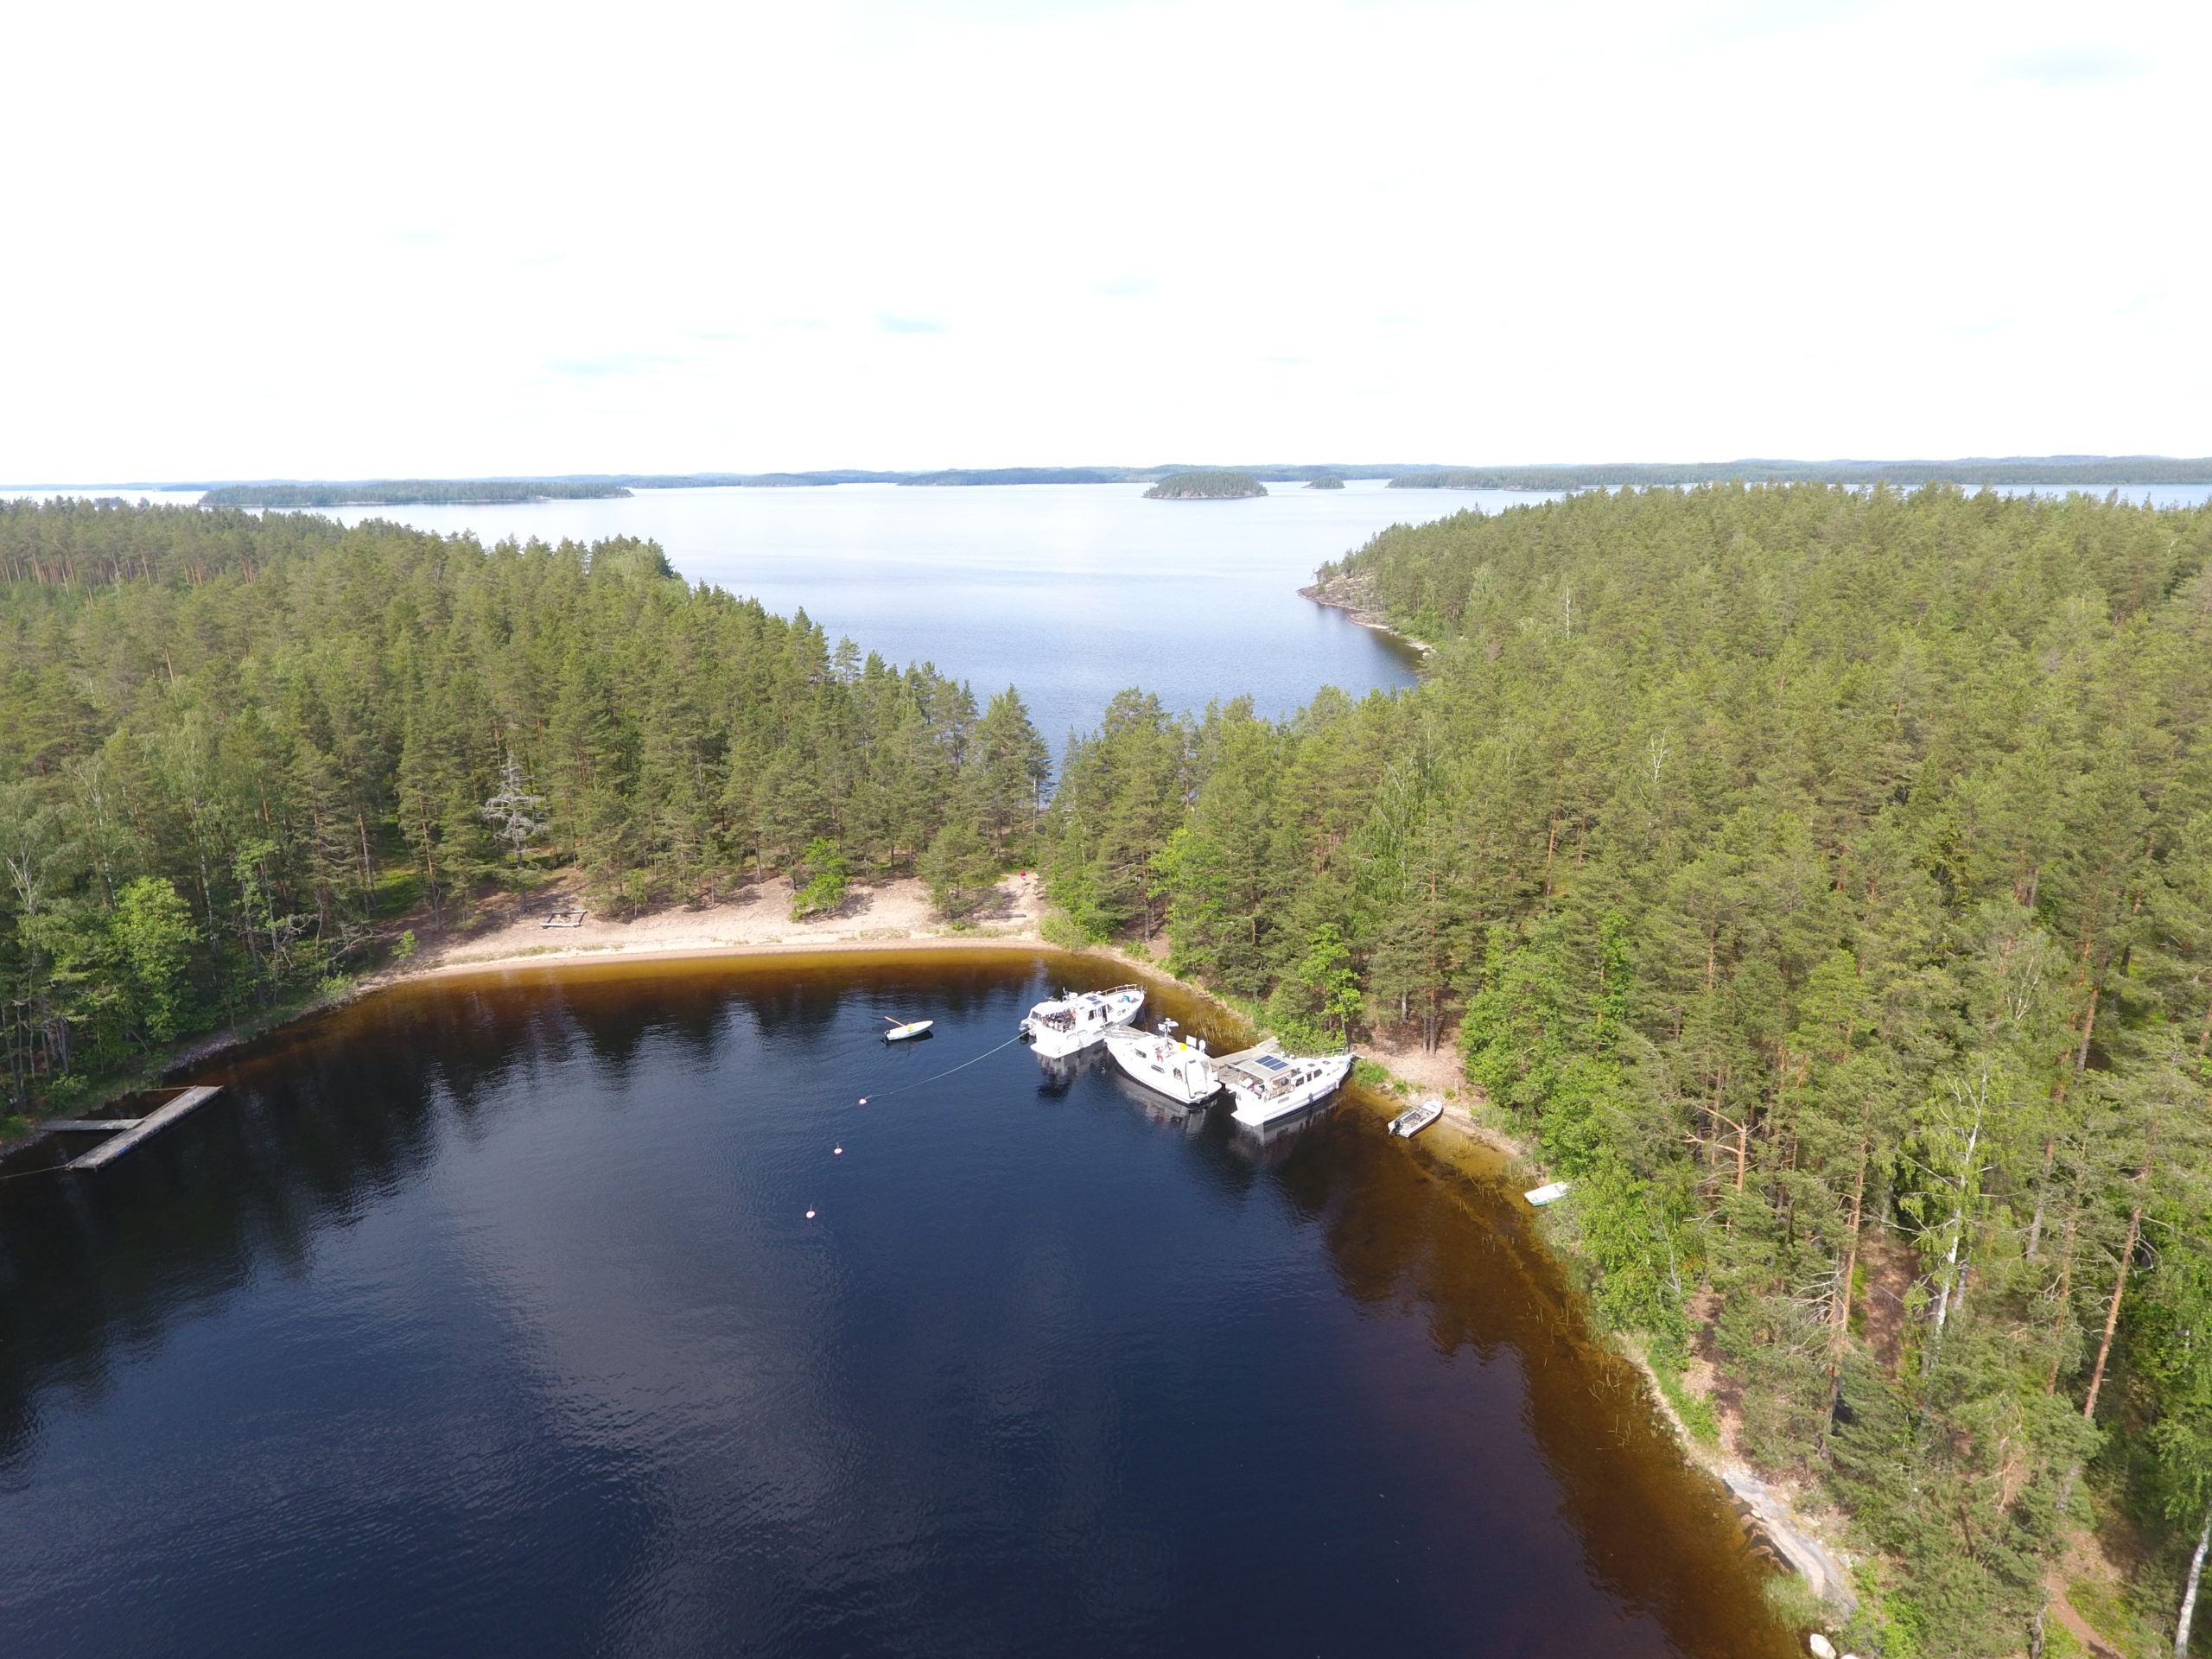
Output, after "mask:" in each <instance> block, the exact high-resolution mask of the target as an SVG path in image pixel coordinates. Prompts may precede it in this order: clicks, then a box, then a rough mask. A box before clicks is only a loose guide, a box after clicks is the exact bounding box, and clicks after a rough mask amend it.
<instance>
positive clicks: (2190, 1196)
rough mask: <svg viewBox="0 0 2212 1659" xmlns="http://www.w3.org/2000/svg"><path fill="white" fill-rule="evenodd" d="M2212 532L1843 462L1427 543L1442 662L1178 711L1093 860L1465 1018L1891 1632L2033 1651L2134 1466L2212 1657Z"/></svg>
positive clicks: (1652, 1329)
mask: <svg viewBox="0 0 2212 1659" xmlns="http://www.w3.org/2000/svg"><path fill="white" fill-rule="evenodd" d="M2209 543H2212V511H2208V510H2204V509H2192V510H2187V511H2178V510H2177V511H2164V512H2160V511H2152V510H2150V509H2146V508H2142V507H2138V506H2133V505H2126V504H2124V503H2120V502H2119V501H2117V500H2111V499H2105V500H2100V499H2087V498H2082V497H2072V498H2069V499H2063V500H2057V499H2004V498H2000V497H1999V496H1997V495H1995V494H1993V493H1981V494H1979V495H1974V496H1971V497H1970V496H1967V495H1966V494H1964V493H1961V492H1959V491H1958V490H1956V489H1954V488H1948V487H1945V486H1934V487H1929V488H1926V489H1923V490H1921V491H1920V492H1918V493H1915V494H1912V495H1910V496H1901V495H1898V494H1897V493H1892V492H1889V491H1886V490H1873V491H1862V492H1851V491H1847V490H1844V489H1842V488H1838V487H1828V486H1817V485H1799V486H1770V487H1751V488H1745V487H1741V486H1710V487H1705V488H1699V489H1694V490H1689V491H1675V490H1654V491H1650V492H1647V493H1635V492H1627V493H1622V494H1618V495H1611V494H1605V493H1593V494H1589V495H1585V496H1580V497H1575V498H1573V499H1567V500H1565V501H1561V502H1556V503H1553V504H1550V505H1542V506H1536V507H1529V508H1518V509H1514V510H1512V511H1510V512H1505V513H1503V514H1501V515H1498V516H1497V517H1489V518H1486V517H1484V516H1482V515H1480V514H1478V513H1463V514H1460V515H1458V516H1456V517H1453V518H1446V519H1445V520H1442V521H1441V522H1440V523H1436V524H1428V525H1425V526H1421V527H1418V528H1403V527H1401V528H1396V529H1393V530H1390V531H1385V532H1384V533H1383V535H1381V536H1379V537H1376V539H1375V540H1374V541H1373V542H1372V543H1370V544H1369V545H1368V546H1367V547H1365V548H1363V549H1362V550H1360V551H1359V552H1357V554H1355V555H1353V556H1351V557H1349V558H1348V559H1347V560H1345V561H1344V563H1342V564H1341V565H1338V566H1332V567H1327V568H1325V569H1324V570H1323V571H1322V572H1321V578H1322V580H1323V582H1325V583H1332V584H1333V585H1334V586H1335V587H1337V588H1338V589H1342V588H1344V587H1345V586H1346V585H1347V584H1349V585H1350V586H1351V588H1355V589H1356V590H1357V591H1358V592H1360V593H1362V594H1364V595H1365V596H1366V597H1367V600H1368V602H1369V603H1370V604H1371V605H1372V606H1373V607H1375V608H1376V609H1378V610H1379V611H1381V612H1383V613H1385V614H1387V615H1388V616H1389V617H1390V618H1391V619H1392V620H1394V621H1395V623H1396V624H1397V625H1398V626H1401V627H1402V628H1404V629H1405V630H1406V631H1408V632H1411V633H1413V634H1415V635H1417V636H1419V637H1421V638H1422V639H1427V640H1431V641H1433V642H1435V643H1436V644H1437V645H1439V646H1440V650H1439V652H1438V654H1437V656H1436V658H1434V659H1433V672H1432V674H1431V677H1430V678H1429V679H1428V681H1427V683H1425V684H1424V685H1422V686H1421V688H1420V689H1419V690H1416V691H1414V692H1413V693H1411V694H1408V695H1406V696H1399V697H1395V698H1394V697H1386V696H1380V695H1377V696H1370V697H1369V698H1368V699H1366V700H1365V701H1364V702H1358V703H1354V702H1350V701H1348V700H1346V699H1344V698H1342V697H1338V696H1328V695H1325V696H1322V697H1320V698H1319V699H1317V700H1316V701H1315V702H1314V703H1313V705H1312V706H1311V707H1309V708H1307V709H1305V710H1304V711H1302V712H1301V713H1300V715H1298V716H1297V717H1295V718H1294V719H1293V720H1290V721H1285V722H1282V723H1280V724H1275V723H1270V722H1268V721H1261V720H1258V719H1255V717H1254V716H1253V714H1252V712H1251V709H1250V708H1249V705H1248V704H1246V703H1243V702H1234V703H1230V704H1228V705H1225V706H1222V707H1217V708H1215V709H1210V710H1208V711H1207V713H1206V715H1205V716H1204V717H1203V718H1201V719H1198V720H1180V719H1177V718H1175V717H1173V716H1172V715H1169V713H1168V712H1167V711H1166V710H1165V709H1161V708H1160V706H1159V705H1158V704H1157V703H1156V702H1153V701H1152V700H1150V699H1147V698H1145V697H1143V696H1140V695H1137V694H1128V695H1125V696H1123V697H1122V699H1120V700H1119V701H1117V702H1116V705H1115V707H1114V709H1113V710H1112V712H1111V713H1110V714H1109V716H1108V718H1107V720H1106V721H1105V723H1104V725H1103V728H1102V729H1101V730H1100V731H1099V732H1098V733H1097V734H1094V735H1093V736H1092V737H1090V738H1089V739H1088V740H1086V741H1083V742H1082V743H1080V744H1078V745H1077V746H1076V747H1075V748H1074V749H1073V750H1072V751H1071V754H1070V757H1069V759H1068V761H1067V764H1066V766H1065V771H1064V773H1063V776H1062V779H1061V781H1060V785H1059V788H1058V794H1057V796H1056V798H1055V802H1054V804H1053V807H1052V815H1051V820H1050V824H1049V837H1050V851H1049V852H1048V854H1047V855H1046V857H1047V861H1048V869H1049V871H1050V874H1051V879H1052V891H1053V893H1054V894H1055V896H1056V897H1057V898H1058V900H1059V902H1060V903H1061V904H1062V905H1063V906H1065V909H1066V910H1067V912H1068V913H1069V915H1070V916H1071V918H1073V919H1074V920H1075V921H1076V922H1077V924H1079V925H1081V926H1082V927H1084V929H1085V930H1086V931H1089V932H1090V933H1091V934H1092V935H1094V936H1097V937H1104V936H1108V935H1111V934H1115V933H1134V932H1143V933H1147V934H1148V933H1150V932H1151V931H1153V930H1154V929H1155V928H1157V927H1160V926H1161V925H1164V926H1165V928H1166V931H1167V934H1168V936H1169V938H1171V939H1172V942H1173V955H1172V958H1171V965H1172V966H1173V967H1175V968H1177V969H1179V970H1181V971H1184V972H1186V973H1189V974H1192V975H1193V976H1197V977H1198V978H1199V979H1201V980H1202V981H1204V982H1208V983H1211V984H1213V985H1216V986H1217V987H1220V988H1224V989H1225V990H1228V991H1230V992H1232V993H1234V994H1236V995H1239V996H1242V997H1245V998H1249V999H1253V1000H1255V1001H1257V1000H1264V1001H1266V1003H1267V1006H1268V1013H1269V1016H1270V1018H1271V1020H1273V1021H1274V1023H1275V1024H1276V1025H1277V1026H1278V1027H1281V1028H1282V1029H1285V1030H1286V1031H1288V1032H1291V1033H1298V1034H1302V1035H1305V1036H1307V1037H1309V1038H1311V1039H1313V1040H1316V1041H1322V1040H1327V1041H1333V1040H1337V1039H1340V1038H1341V1036H1342V1035H1343V1034H1344V1033H1346V1032H1347V1031H1351V1032H1355V1033H1357V1031H1359V1030H1362V1029H1367V1030H1376V1029H1384V1030H1389V1029H1390V1028H1396V1030H1397V1031H1398V1032H1399V1033H1408V1032H1410V1033H1418V1034H1419V1035H1421V1037H1422V1038H1424V1039H1426V1040H1427V1041H1428V1042H1429V1043H1431V1044H1443V1043H1452V1042H1455V1041H1456V1042H1457V1043H1458V1045H1459V1049H1460V1052H1461V1054H1462V1056H1463V1057H1464V1059H1465V1065H1466V1069H1467V1071H1468V1073H1469V1075H1470V1076H1471V1077H1472V1078H1473V1079H1474V1080H1476V1081H1478V1082H1479V1083H1480V1084H1482V1085H1483V1086H1484V1088H1485V1089H1486V1090H1488V1092H1489V1095H1490V1096H1491V1100H1492V1101H1493V1102H1494V1103H1496V1106H1497V1109H1499V1110H1501V1111H1502V1112H1503V1114H1504V1115H1505V1117H1506V1121H1507V1122H1509V1123H1510V1124H1511V1125H1512V1126H1513V1127H1514V1128H1516V1130H1517V1131H1518V1132H1519V1133H1520V1134H1522V1135H1524V1136H1525V1137H1526V1138H1527V1139H1528V1140H1529V1141H1531V1142H1532V1143H1533V1144H1534V1145H1535V1147H1538V1148H1540V1149H1541V1155H1542V1157H1543V1158H1544V1159H1545V1160H1546V1161H1547V1162H1548V1165H1549V1166H1550V1167H1551V1168H1552V1169H1553V1170H1554V1172H1555V1173H1558V1174H1560V1175H1563V1176H1566V1177H1568V1178H1570V1179H1573V1180H1574V1181H1575V1182H1576V1184H1577V1185H1576V1192H1575V1196H1574V1198H1573V1200H1572V1201H1571V1202H1570V1203H1569V1204H1567V1205H1560V1206H1559V1207H1558V1209H1557V1211H1555V1212H1554V1214H1555V1215H1556V1217H1557V1220H1556V1222H1555V1225H1556V1226H1557V1227H1558V1229H1559V1231H1560V1242H1561V1243H1562V1244H1563V1246H1564V1247H1565V1248H1566V1249H1567V1252H1568V1254H1569V1255H1570V1256H1571V1257H1572V1258H1573V1259H1574V1260H1576V1261H1577V1262H1579V1263H1580V1265H1581V1267H1582V1268H1583V1270H1584V1271H1585V1272H1586V1275H1587V1279H1588V1282H1589V1286H1590V1289H1591V1293H1592V1300H1593V1303H1594V1306H1595V1307H1596V1309H1597V1311H1598V1313H1599V1315H1600V1317H1601V1318H1602V1319H1605V1321H1607V1322H1609V1323H1611V1325H1614V1326H1616V1327H1617V1328H1619V1329H1621V1330H1623V1331H1624V1332H1631V1333H1634V1334H1636V1335H1637V1337H1638V1338H1640V1339H1641V1341H1642V1342H1643V1344H1644V1345H1645V1347H1646V1348H1647V1350H1648V1351H1649V1352H1650V1353H1651V1355H1652V1357H1653V1358H1654V1360H1655V1362H1656V1364H1657V1365H1658V1366H1659V1368H1660V1369H1661V1370H1662V1372H1674V1371H1679V1370H1680V1369H1681V1367H1682V1366H1683V1365H1684V1364H1685V1363H1687V1362H1688V1360H1689V1359H1690V1357H1691V1356H1692V1353H1693V1351H1694V1350H1700V1349H1701V1350H1703V1351H1708V1352H1710V1353H1712V1354H1713V1356H1714V1357H1716V1358H1717V1360H1718V1362H1719V1369H1720V1371H1721V1374H1722V1377H1723V1386H1722V1390H1721V1392H1722V1395H1723V1398H1724V1401H1725V1402H1726V1403H1727V1404H1728V1405H1729V1406H1730V1407H1731V1408H1732V1409H1733V1410H1735V1411H1738V1413H1739V1414H1740V1419H1741V1443H1742V1445H1743V1446H1744V1447H1745V1450H1746V1451H1747V1452H1749V1453H1750V1454H1751V1456H1753V1457H1754V1458H1756V1459H1758V1461H1760V1462H1761V1463H1763V1464H1764V1465H1767V1466H1768V1467H1770V1468H1774V1469H1779V1470H1783V1471H1796V1472H1797V1473H1799V1474H1801V1475H1802V1476H1804V1477H1805V1478H1808V1479H1809V1480H1810V1481H1811V1482H1813V1484H1815V1487H1816V1488H1817V1489H1819V1490H1821V1491H1825V1492H1826V1493H1827V1494H1828V1495H1830V1496H1831V1497H1833V1498H1834V1500H1835V1501H1836V1502H1837V1503H1839V1504H1840V1507H1841V1508H1842V1510H1844V1512H1845V1513H1846V1515H1847V1516H1848V1521H1849V1530H1850V1532H1851V1535H1852V1536H1853V1540H1854V1541H1855V1542H1856V1543H1857V1544H1858V1545H1859V1547H1860V1548H1864V1549H1865V1550H1866V1552H1867V1554H1868V1558H1869V1560H1871V1561H1872V1563H1873V1565H1872V1567H1871V1568H1870V1570H1869V1573H1868V1588H1869V1589H1870V1590H1871V1591H1872V1592H1875V1593H1874V1594H1873V1595H1872V1597H1871V1598H1870V1600H1869V1604H1868V1609H1867V1611H1866V1612H1865V1613H1864V1614H1863V1615H1862V1620H1863V1623H1862V1627H1861V1628H1860V1629H1859V1630H1856V1631H1855V1632H1854V1633H1853V1635H1854V1641H1856V1642H1858V1643H1859V1646H1860V1650H1861V1651H1862V1652H1863V1651H1870V1650H1878V1651H1881V1652H1885V1653H1891V1654H1924V1655H1929V1656H1938V1655H1965V1654H1983V1653H1986V1654H1999V1653H2017V1652H2024V1651H2027V1650H2028V1649H2030V1648H2031V1645H2039V1644H2040V1643H2041V1641H2042V1639H2043V1632H2044V1630H2045V1629H2046V1618H2045V1593H2044V1582H2043V1581H2044V1573H2045V1572H2046V1570H2047V1569H2048V1568H2049V1567H2050V1566H2051V1564H2052V1562H2053V1560H2054V1558H2055V1555H2056V1551H2057V1550H2058V1548H2060V1545H2061V1541H2062V1539H2063V1535H2064V1534H2065V1532H2066V1531H2067V1529H2068V1526H2069V1521H2068V1518H2067V1509H2068V1505H2069V1503H2071V1504H2073V1505H2074V1506H2075V1515H2076V1516H2077V1518H2078V1516H2079V1515H2080V1513H2082V1511H2081V1509H2080V1506H2081V1505H2082V1504H2083V1503H2088V1501H2090V1499H2091V1497H2094V1499H2095V1501H2096V1503H2098V1504H2099V1506H2100V1509H2099V1513H2100V1514H2101V1515H2102V1516H2105V1517H2106V1519H2107V1522H2109V1523H2110V1524H2112V1525H2114V1526H2117V1527H2119V1528H2120V1529H2121V1530H2122V1531H2126V1532H2131V1533H2132V1535H2133V1537H2134V1538H2135V1540H2136V1541H2137V1546H2138V1548H2139V1555H2140V1559H2139V1560H2138V1561H2137V1562H2136V1563H2134V1565H2135V1567H2136V1574H2135V1582H2134V1585H2133V1590H2132V1592H2131V1593H2132V1594H2133V1596H2134V1597H2135V1599H2136V1604H2137V1606H2138V1608H2139V1617H2140V1618H2142V1619H2143V1620H2144V1621H2145V1622H2146V1623H2151V1622H2156V1623H2160V1624H2163V1627H2164V1630H2165V1632H2166V1634H2165V1637H2164V1640H2165V1641H2166V1642H2168V1643H2171V1640H2172V1633H2173V1629H2174V1623H2175V1620H2176V1618H2177V1603H2178V1602H2179V1600H2180V1599H2181V1597H2182V1594H2183V1580H2184V1579H2185V1578H2187V1576H2188V1575H2189V1574H2190V1571H2191V1567H2190V1563H2191V1560H2192V1557H2195V1558H2196V1559H2198V1560H2201V1559H2202V1541H2203V1540H2204V1538H2205V1537H2206V1536H2207V1533H2206V1530H2205V1529H2206V1523H2207V1521H2208V1510H2209V1509H2212V1350H2208V1346H2207V1343H2206V1341H2205V1338H2208V1337H2212V1323H2208V1321H2209V1320H2212V1260H2208V1257H2207V1255H2206V1254H2205V1243H2206V1241H2207V1239H2208V1238H2212V1185H2208V1182H2207V1180H2206V1177H2207V1175H2208V1174H2212V1160H2209V1159H2208V1154H2207V1148H2206V1141H2205V1128H2206V1122H2207V1110H2206V1108H2207V1104H2208V1096H2207V1081H2208V1072H2207V1048H2208V1042H2209V1041H2212V997H2208V982H2212V760H2209V759H2208V755H2207V753H2206V748H2205V740H2206V737H2207V724H2206V717H2207V710H2208V706H2212V578H2208V576H2207V575H2206V574H2205V565H2206V554H2207V551H2208V544H2209Z"/></svg>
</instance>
